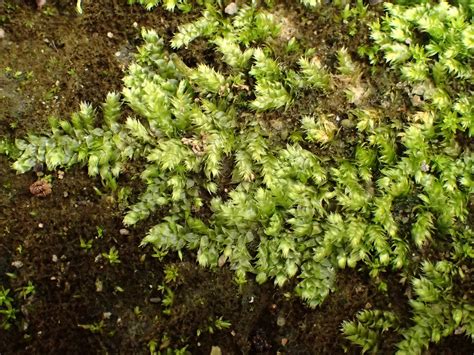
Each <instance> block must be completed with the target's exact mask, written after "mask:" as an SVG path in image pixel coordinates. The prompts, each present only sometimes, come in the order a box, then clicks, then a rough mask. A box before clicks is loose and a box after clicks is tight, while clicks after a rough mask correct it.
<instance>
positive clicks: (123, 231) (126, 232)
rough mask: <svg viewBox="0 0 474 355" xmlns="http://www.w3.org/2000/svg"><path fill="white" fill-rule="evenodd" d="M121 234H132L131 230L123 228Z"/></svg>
mask: <svg viewBox="0 0 474 355" xmlns="http://www.w3.org/2000/svg"><path fill="white" fill-rule="evenodd" d="M119 233H120V235H129V234H130V232H129V230H128V229H126V228H122V229H121V230H119Z"/></svg>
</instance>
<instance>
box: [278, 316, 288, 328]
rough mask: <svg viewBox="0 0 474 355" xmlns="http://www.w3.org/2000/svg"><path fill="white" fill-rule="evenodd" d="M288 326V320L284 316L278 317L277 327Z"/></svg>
mask: <svg viewBox="0 0 474 355" xmlns="http://www.w3.org/2000/svg"><path fill="white" fill-rule="evenodd" d="M285 324H286V319H285V317H283V316H278V318H277V325H278V326H279V327H283V326H284V325H285Z"/></svg>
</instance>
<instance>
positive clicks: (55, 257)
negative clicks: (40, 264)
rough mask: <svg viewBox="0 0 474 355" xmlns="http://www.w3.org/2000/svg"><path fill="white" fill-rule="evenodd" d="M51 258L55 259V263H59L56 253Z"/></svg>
mask: <svg viewBox="0 0 474 355" xmlns="http://www.w3.org/2000/svg"><path fill="white" fill-rule="evenodd" d="M51 260H53V263H57V262H58V257H57V255H56V254H53V257H52V258H51Z"/></svg>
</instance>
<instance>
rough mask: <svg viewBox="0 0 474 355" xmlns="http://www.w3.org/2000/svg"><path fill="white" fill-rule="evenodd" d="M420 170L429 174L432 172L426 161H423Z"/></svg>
mask: <svg viewBox="0 0 474 355" xmlns="http://www.w3.org/2000/svg"><path fill="white" fill-rule="evenodd" d="M420 170H421V171H423V172H424V173H427V172H428V171H430V166H429V165H428V164H426V162H425V161H423V162H422V163H421V167H420Z"/></svg>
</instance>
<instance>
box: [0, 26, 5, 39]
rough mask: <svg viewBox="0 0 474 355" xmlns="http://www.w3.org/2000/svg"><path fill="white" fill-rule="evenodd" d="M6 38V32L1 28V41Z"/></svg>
mask: <svg viewBox="0 0 474 355" xmlns="http://www.w3.org/2000/svg"><path fill="white" fill-rule="evenodd" d="M2 38H5V30H4V29H3V28H1V27H0V39H2Z"/></svg>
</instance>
